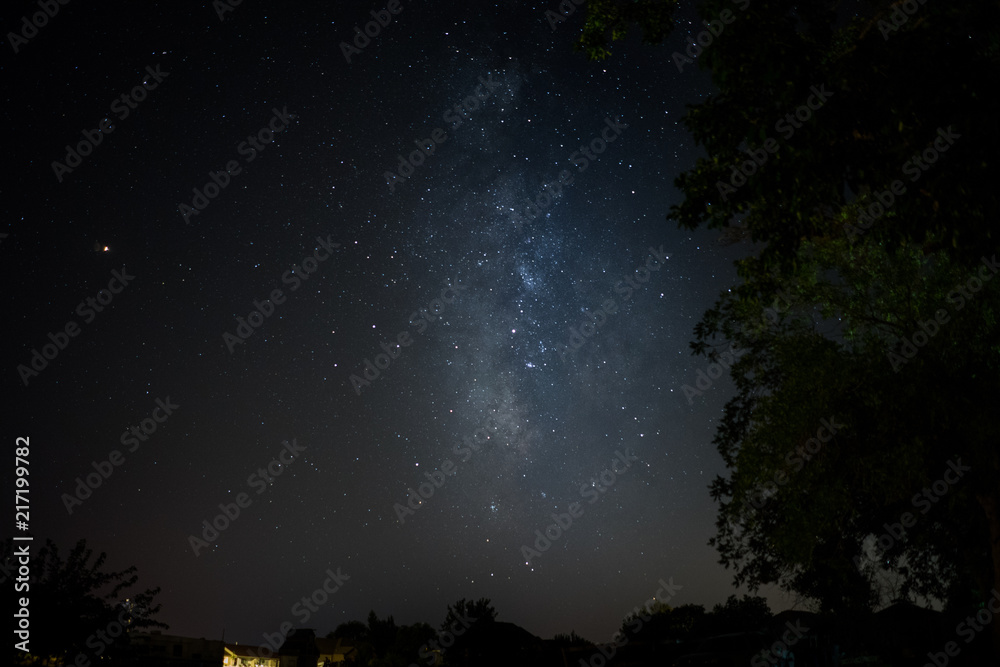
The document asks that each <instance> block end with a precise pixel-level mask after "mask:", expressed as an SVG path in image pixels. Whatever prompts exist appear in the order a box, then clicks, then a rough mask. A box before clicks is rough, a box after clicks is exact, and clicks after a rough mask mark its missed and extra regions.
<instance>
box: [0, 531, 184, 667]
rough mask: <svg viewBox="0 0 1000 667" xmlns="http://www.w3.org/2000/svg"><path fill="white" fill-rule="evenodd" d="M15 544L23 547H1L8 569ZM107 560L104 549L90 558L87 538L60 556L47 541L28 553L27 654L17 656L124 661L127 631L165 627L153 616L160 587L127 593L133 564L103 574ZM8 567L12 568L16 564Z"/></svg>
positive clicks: (8, 544) (132, 579)
mask: <svg viewBox="0 0 1000 667" xmlns="http://www.w3.org/2000/svg"><path fill="white" fill-rule="evenodd" d="M15 544H16V545H17V547H18V548H23V545H24V543H23V542H17V543H15V542H14V541H13V540H9V539H8V540H4V542H3V543H2V546H0V551H2V553H3V556H4V562H5V564H7V567H10V565H11V564H15V563H16V559H15V557H14V554H15ZM106 560H107V554H105V553H103V552H102V553H101V554H99V555H98V556H96V557H95V556H94V552H93V550H92V549H90V548H88V547H87V542H86V540H80V541H79V542H77V543H76V545H75V546H74V547H73V548H72V549H71V550H70V551H69V552H68V553H67V554H66V557H65V559H63V558H62V557H61V556H60V554H59V549H58V547H57V546H56V545H55V543H54V542H52V541H51V540H46V541H45V544H44V546H42V547H41V549H39V550H38V551H37V552H36V553H35V554H33V557H32V559H31V565H30V567H31V575H30V579H29V581H28V586H29V590H28V592H27V594H26V597H28V598H29V599H30V603H31V604H30V613H31V621H32V623H31V628H32V634H31V641H30V644H29V648H30V654H27V655H26V654H24V653H23V652H21V651H17V652H16V656H17V659H18V660H20V661H28V662H30V661H32V658H35V659H41V660H51V661H55V663H56V664H70V663H72V662H74V661H75V660H76V659H77V656H78V655H79V654H84V655H85V656H86V657H87V659H88V660H90V661H91V662H93V661H94V660H95V659H97V658H101V659H107V658H112V659H114V658H118V659H123V658H125V657H126V656H127V655H128V645H129V641H128V640H129V635H130V634H131V633H134V632H136V631H137V630H142V629H147V628H166V627H167V625H166V624H164V623H161V622H159V621H156V620H154V619H153V617H154V616H155V615H156V614H157V613H158V612H159V611H160V605H159V604H157V603H155V600H154V598H155V596H156V595H157V594H159V592H160V589H159V588H152V589H149V588H147V589H146V590H143V591H137V592H136V591H134V592H131V593H130V592H129V590H130V589H132V587H133V586H135V584H136V582H137V581H138V579H139V577H138V575H137V574H136V568H135V566H132V567H129V568H126V569H124V570H120V571H117V572H105V571H103V570H102V568H103V567H104V563H105V561H106ZM12 569H13V570H15V571H16V569H17V568H16V564H15V565H14V567H13V568H12Z"/></svg>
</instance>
